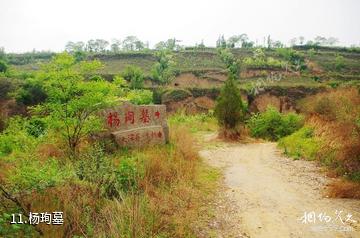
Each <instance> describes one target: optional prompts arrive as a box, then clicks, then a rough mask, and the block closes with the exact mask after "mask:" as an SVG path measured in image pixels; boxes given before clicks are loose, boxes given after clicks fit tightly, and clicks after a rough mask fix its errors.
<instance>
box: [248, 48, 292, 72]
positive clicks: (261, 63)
mask: <svg viewBox="0 0 360 238" xmlns="http://www.w3.org/2000/svg"><path fill="white" fill-rule="evenodd" d="M243 63H244V65H245V66H247V67H251V68H259V69H261V68H269V67H270V68H282V67H284V65H285V64H284V62H282V61H280V60H277V59H274V58H272V57H266V55H265V53H264V51H263V50H262V49H261V48H256V49H254V51H253V56H252V57H246V58H244V60H243Z"/></svg>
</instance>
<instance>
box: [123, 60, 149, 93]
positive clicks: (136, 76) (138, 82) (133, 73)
mask: <svg viewBox="0 0 360 238" xmlns="http://www.w3.org/2000/svg"><path fill="white" fill-rule="evenodd" d="M122 77H123V78H124V79H125V80H127V81H128V82H130V84H129V86H130V88H132V89H141V88H143V87H144V73H143V71H142V70H141V69H140V68H139V67H136V66H127V67H126V68H125V70H124V72H123V73H122Z"/></svg>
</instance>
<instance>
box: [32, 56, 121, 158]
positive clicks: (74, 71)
mask: <svg viewBox="0 0 360 238" xmlns="http://www.w3.org/2000/svg"><path fill="white" fill-rule="evenodd" d="M98 67H99V64H98V62H81V63H80V65H78V64H76V63H75V59H74V58H73V57H72V56H71V55H69V54H67V53H63V54H59V55H57V56H55V57H54V58H53V60H52V61H51V62H50V63H49V64H48V65H46V66H45V68H44V71H43V72H42V74H41V75H42V80H43V82H44V85H45V88H46V91H47V92H48V98H47V101H46V102H45V103H44V104H42V105H38V106H37V107H36V108H35V110H34V111H35V112H37V113H40V114H42V113H44V112H46V113H47V121H48V124H49V126H51V127H52V128H53V129H55V130H57V131H59V134H60V135H61V136H62V137H63V138H64V139H65V141H66V142H67V145H68V148H69V150H70V152H71V155H72V156H75V155H76V152H77V146H78V144H79V143H80V140H81V139H82V138H84V137H85V136H87V135H89V134H90V133H92V132H96V131H99V130H100V129H101V122H100V121H99V119H98V118H97V116H96V112H97V111H98V110H100V109H101V108H104V107H106V106H108V105H109V104H111V102H112V101H113V100H114V91H115V87H114V85H113V84H111V83H109V82H107V81H103V80H102V81H85V80H84V76H83V75H84V74H85V73H86V72H89V73H91V72H93V71H95V70H96V69H97V68H98ZM78 68H80V70H78Z"/></svg>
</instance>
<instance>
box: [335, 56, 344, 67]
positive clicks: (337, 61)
mask: <svg viewBox="0 0 360 238" xmlns="http://www.w3.org/2000/svg"><path fill="white" fill-rule="evenodd" d="M334 64H335V69H336V70H341V69H343V68H344V67H345V60H344V57H343V56H342V55H339V54H336V57H335V63H334Z"/></svg>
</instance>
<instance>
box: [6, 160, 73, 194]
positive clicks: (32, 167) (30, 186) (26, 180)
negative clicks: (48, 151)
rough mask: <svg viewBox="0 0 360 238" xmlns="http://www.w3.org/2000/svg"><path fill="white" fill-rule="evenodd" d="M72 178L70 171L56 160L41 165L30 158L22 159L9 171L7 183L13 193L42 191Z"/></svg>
mask: <svg viewBox="0 0 360 238" xmlns="http://www.w3.org/2000/svg"><path fill="white" fill-rule="evenodd" d="M71 176H72V173H71V169H69V168H64V167H63V166H61V165H60V164H59V162H58V161H57V160H56V159H48V160H47V161H46V162H44V163H41V162H40V161H38V160H34V159H32V158H26V159H22V160H21V161H20V163H19V164H18V166H17V167H16V168H15V169H14V170H11V173H10V176H9V182H11V184H12V186H13V190H14V191H13V192H22V193H24V192H26V191H32V190H44V189H45V188H48V187H53V186H55V185H57V184H59V183H61V182H64V181H65V180H66V179H68V178H69V177H71Z"/></svg>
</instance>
